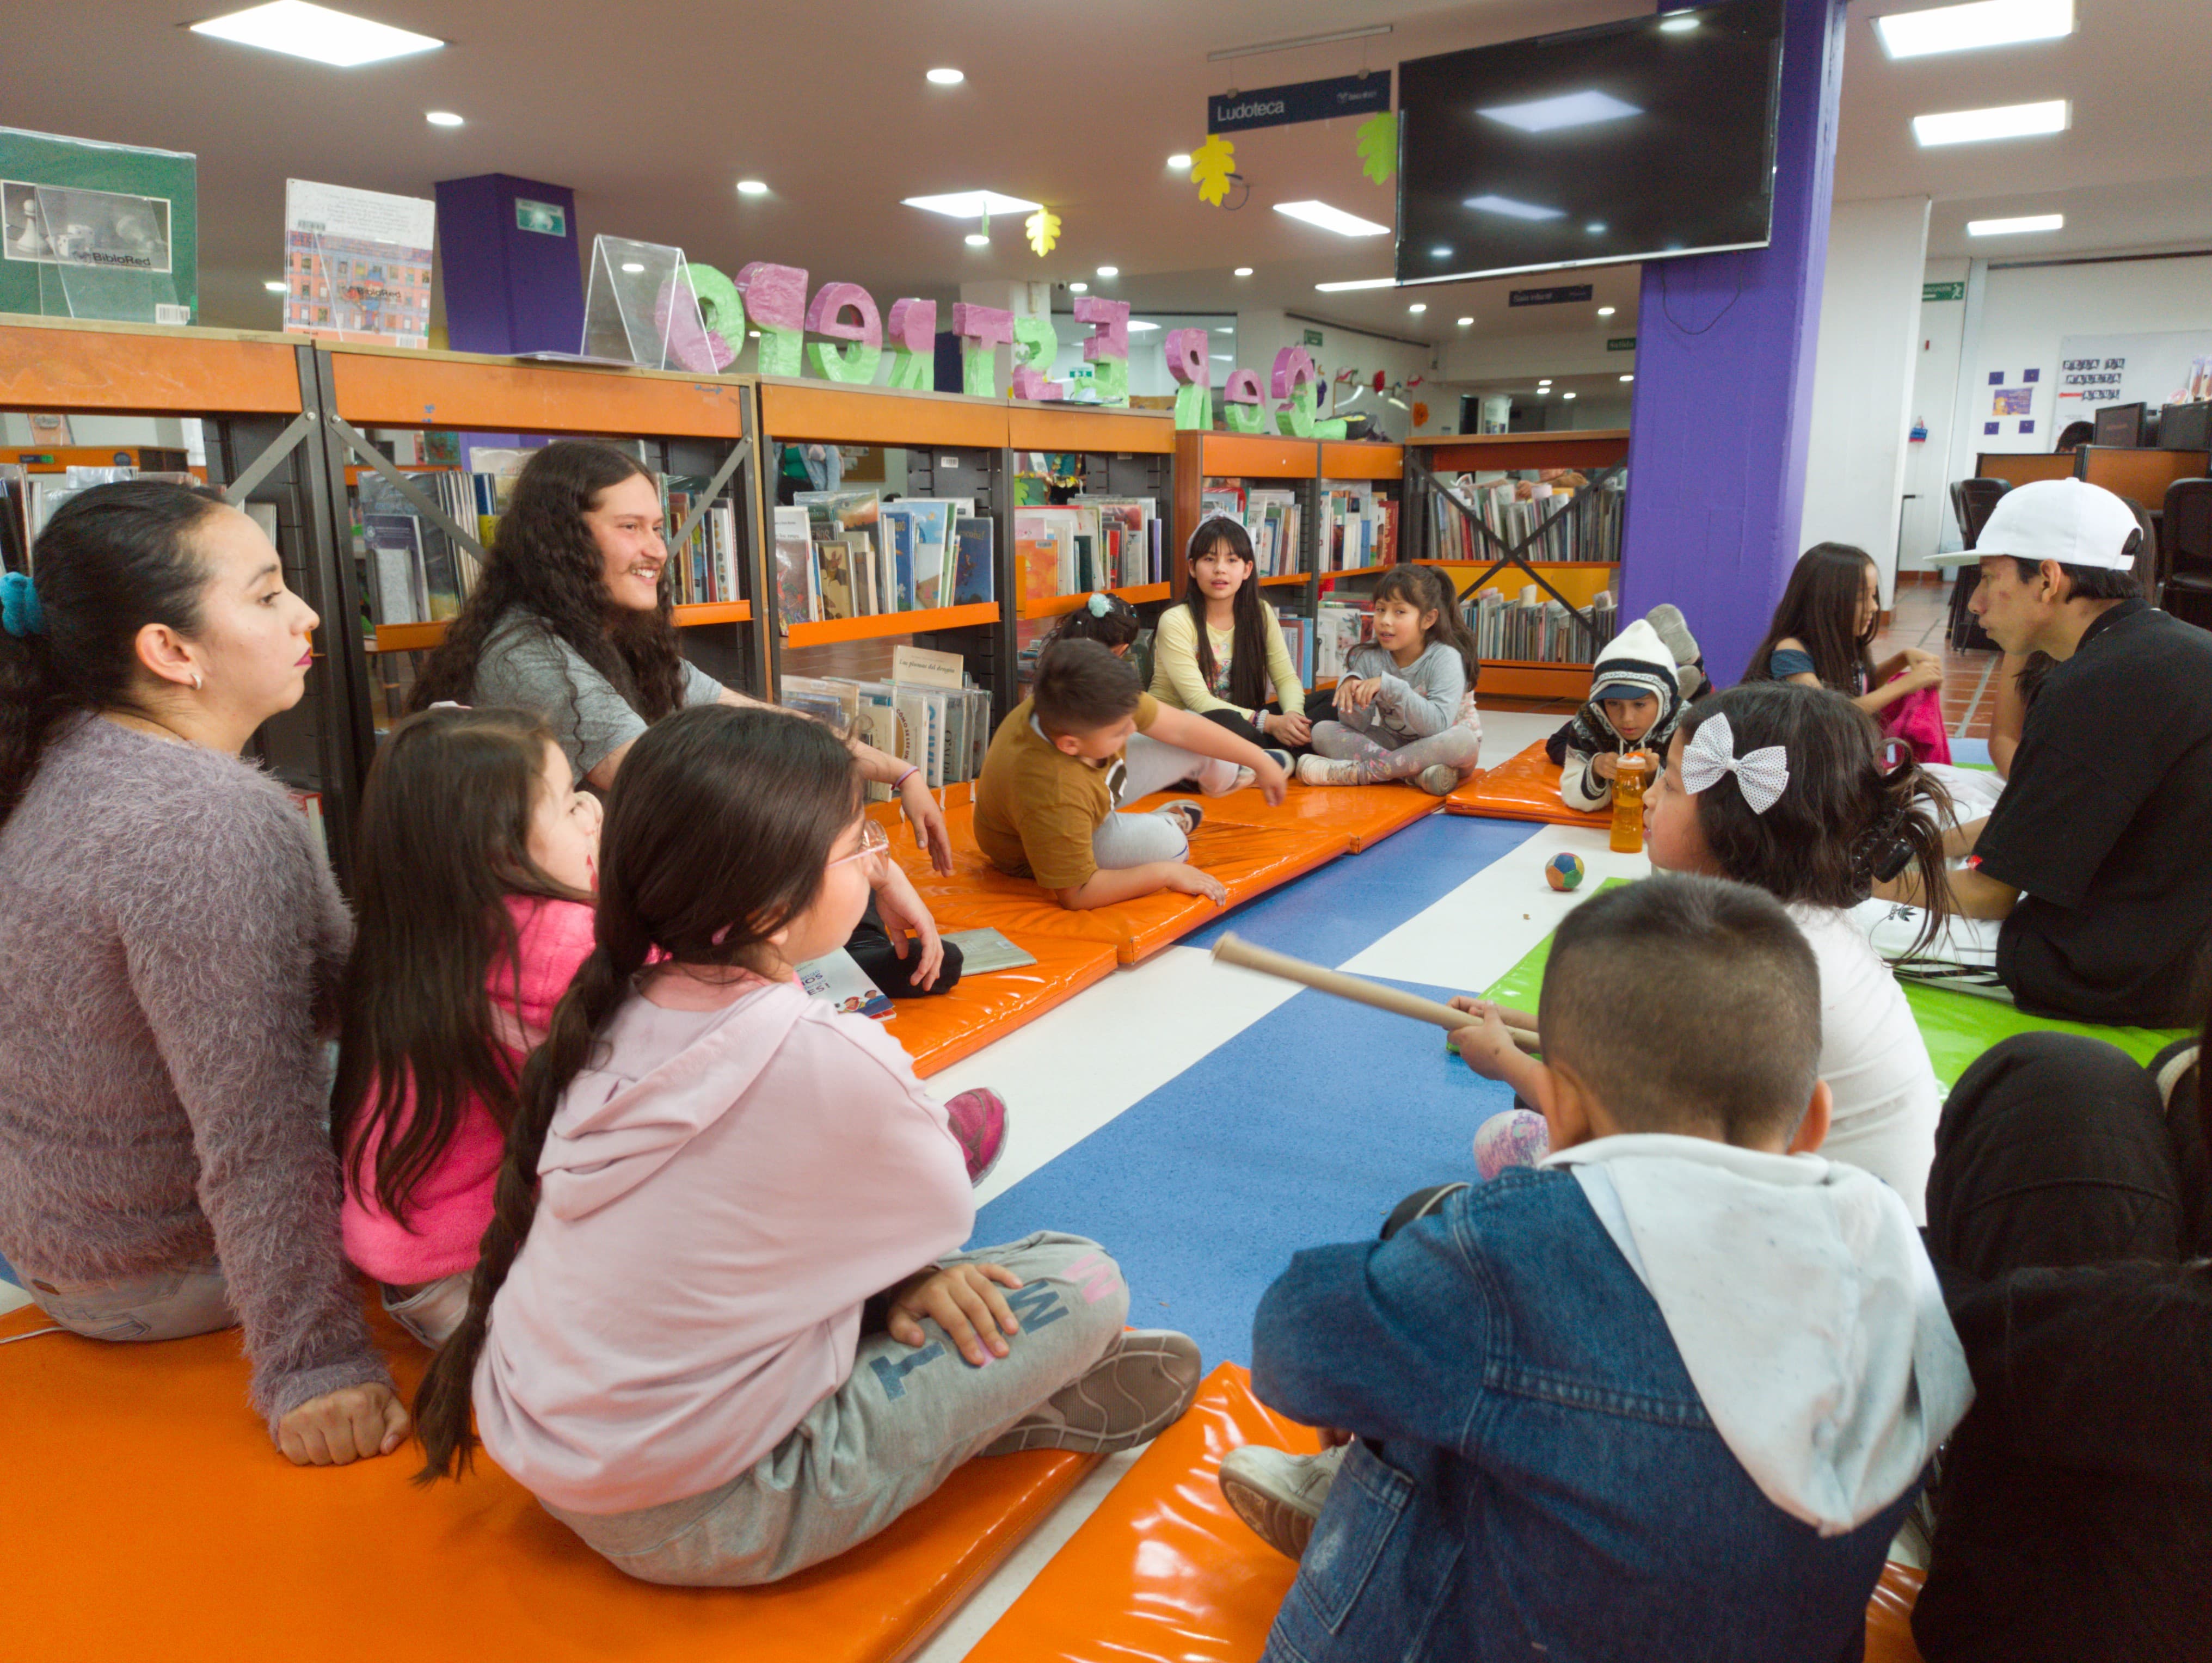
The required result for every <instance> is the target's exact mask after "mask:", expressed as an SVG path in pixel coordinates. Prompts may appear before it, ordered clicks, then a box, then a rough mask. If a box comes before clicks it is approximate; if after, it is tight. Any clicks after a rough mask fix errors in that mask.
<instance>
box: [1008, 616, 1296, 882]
mask: <svg viewBox="0 0 2212 1663" xmlns="http://www.w3.org/2000/svg"><path fill="white" fill-rule="evenodd" d="M1193 777H1195V778H1196V779H1197V780H1198V783H1199V789H1200V792H1203V793H1204V794H1205V795H1206V796H1208V797H1219V796H1221V795H1223V794H1225V792H1231V791H1235V790H1237V788H1238V787H1239V786H1248V785H1250V784H1252V783H1253V782H1254V781H1255V780H1257V781H1258V783H1259V785H1260V786H1261V789H1262V790H1263V791H1264V792H1266V793H1267V800H1268V801H1269V802H1270V803H1279V802H1281V801H1282V800H1283V793H1284V791H1285V786H1286V776H1285V774H1284V772H1283V769H1282V768H1281V766H1280V765H1279V764H1278V763H1277V762H1275V761H1274V759H1273V757H1271V756H1268V755H1267V752H1265V751H1264V750H1261V749H1260V747H1259V746H1257V745H1255V744H1253V743H1249V741H1247V740H1244V739H1240V738H1238V737H1237V736H1236V735H1235V734H1234V733H1231V731H1229V730H1228V729H1226V728H1225V727H1221V726H1218V725H1216V724H1214V723H1212V722H1209V721H1207V720H1206V719H1205V718H1204V717H1203V716H1194V715H1193V714H1192V713H1190V712H1188V711H1187V710H1170V708H1168V707H1166V706H1164V705H1163V704H1160V703H1159V702H1158V701H1156V700H1155V699H1153V697H1152V695H1150V694H1148V693H1146V691H1145V690H1144V689H1143V688H1142V687H1141V686H1139V683H1138V681H1137V672H1136V671H1134V670H1133V669H1131V668H1130V667H1129V665H1127V664H1125V663H1123V662H1122V661H1121V659H1117V658H1115V656H1114V654H1113V653H1112V652H1110V651H1109V650H1108V649H1107V648H1106V647H1104V646H1101V645H1100V644H1099V643H1098V642H1097V641H1095V640H1055V641H1054V642H1053V643H1052V645H1051V646H1048V647H1046V648H1045V650H1044V652H1042V653H1041V654H1040V655H1039V656H1038V659H1037V676H1036V686H1035V687H1034V688H1033V689H1031V691H1030V696H1029V697H1028V698H1026V699H1024V700H1023V701H1021V703H1019V704H1018V705H1016V706H1015V707H1013V709H1012V711H1010V712H1008V713H1007V715H1006V720H1005V721H1003V722H1001V723H1000V724H999V731H998V732H997V733H996V734H995V735H994V736H993V737H992V740H991V749H990V750H989V751H988V752H987V753H986V755H985V756H984V758H983V773H982V776H981V778H980V779H978V780H976V782H975V841H976V844H977V845H978V846H979V847H981V849H982V851H983V853H984V854H985V856H987V858H988V859H989V860H990V862H991V864H992V865H994V866H996V867H997V868H998V869H999V870H1000V871H1003V872H1007V873H1011V874H1012V875H1013V876H1014V877H1035V878H1036V881H1037V882H1038V883H1041V884H1042V885H1043V886H1044V887H1045V888H1046V889H1049V890H1051V891H1052V893H1053V895H1054V898H1055V899H1057V900H1058V901H1059V902H1060V905H1061V906H1063V907H1069V908H1072V909H1073V910H1077V911H1081V910H1084V909H1085V908H1089V907H1109V906H1111V905H1113V904H1114V903H1115V901H1134V900H1136V899H1137V898H1138V897H1139V896H1140V895H1157V894H1158V893H1159V891H1161V890H1162V889H1176V890H1180V891H1181V892H1182V894H1184V895H1204V896H1205V897H1206V899H1207V900H1209V901H1212V902H1213V903H1214V905H1216V906H1217V907H1218V906H1219V905H1220V904H1221V903H1222V902H1223V901H1226V900H1227V899H1228V898H1229V892H1228V890H1227V889H1225V888H1224V887H1223V886H1222V883H1221V880H1220V879H1218V878H1217V877H1212V876H1210V875H1208V874H1207V873H1206V872H1203V871H1200V870H1199V869H1198V868H1197V867H1195V866H1194V865H1191V864H1190V862H1189V860H1188V855H1189V853H1190V834H1191V833H1193V832H1194V831H1195V830H1197V829H1198V826H1199V822H1200V821H1201V820H1203V819H1204V818H1205V816H1206V810H1204V809H1203V808H1201V807H1200V805H1199V804H1196V803H1194V802H1192V801H1190V800H1189V799H1188V798H1179V799H1177V800H1176V801H1175V802H1172V803H1168V804H1163V805H1162V806H1161V807H1159V808H1157V809H1154V810H1151V811H1149V812H1147V813H1144V814H1124V813H1121V812H1120V809H1121V804H1124V803H1127V802H1130V801H1132V800H1133V799H1135V798H1139V797H1145V796H1148V795H1150V794H1151V793H1152V792H1156V791H1161V790H1164V789H1165V788H1166V787H1167V786H1172V785H1174V784H1175V783H1176V781H1177V780H1187V779H1190V778H1193Z"/></svg>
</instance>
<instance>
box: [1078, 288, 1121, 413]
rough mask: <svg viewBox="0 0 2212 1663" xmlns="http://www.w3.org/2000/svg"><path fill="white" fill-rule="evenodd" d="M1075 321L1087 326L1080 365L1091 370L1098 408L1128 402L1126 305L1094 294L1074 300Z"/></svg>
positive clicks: (1084, 295)
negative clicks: (1103, 405)
mask: <svg viewBox="0 0 2212 1663" xmlns="http://www.w3.org/2000/svg"><path fill="white" fill-rule="evenodd" d="M1075 321H1076V322H1077V323H1079V324H1089V325H1091V334H1090V336H1089V337H1088V338H1087V339H1086V340H1085V342H1084V343H1083V357H1084V361H1085V362H1086V363H1088V364H1089V365H1090V366H1091V373H1092V374H1093V376H1094V377H1095V378H1096V383H1097V388H1098V402H1099V403H1100V404H1127V403H1128V402H1129V303H1128V302H1127V300H1102V299H1100V298H1099V297H1098V296H1097V295H1096V294H1082V295H1078V296H1077V297H1076V301H1075Z"/></svg>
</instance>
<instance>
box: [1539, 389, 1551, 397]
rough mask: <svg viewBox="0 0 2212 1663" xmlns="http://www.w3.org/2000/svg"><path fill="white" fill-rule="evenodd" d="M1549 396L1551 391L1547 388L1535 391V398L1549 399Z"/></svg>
mask: <svg viewBox="0 0 2212 1663" xmlns="http://www.w3.org/2000/svg"><path fill="white" fill-rule="evenodd" d="M1551 396H1552V390H1551V388H1549V387H1539V388H1537V389H1536V397H1538V398H1550V397H1551Z"/></svg>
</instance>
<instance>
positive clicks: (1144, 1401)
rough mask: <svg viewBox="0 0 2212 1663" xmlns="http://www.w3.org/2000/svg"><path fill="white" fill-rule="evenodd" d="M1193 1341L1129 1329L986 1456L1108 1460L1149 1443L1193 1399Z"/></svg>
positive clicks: (1014, 1426)
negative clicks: (1067, 1454)
mask: <svg viewBox="0 0 2212 1663" xmlns="http://www.w3.org/2000/svg"><path fill="white" fill-rule="evenodd" d="M1200 1372H1201V1369H1200V1363H1199V1356H1198V1343H1197V1342H1196V1341H1195V1340H1194V1339H1192V1338H1190V1336H1189V1335H1188V1334H1178V1333H1175V1332H1171V1331H1170V1330H1168V1329H1165V1328H1134V1329H1131V1330H1130V1331H1129V1332H1127V1333H1125V1334H1122V1335H1121V1337H1120V1338H1118V1339H1116V1340H1115V1344H1114V1348H1113V1349H1112V1350H1109V1351H1108V1352H1107V1353H1106V1355H1105V1356H1103V1357H1101V1358H1099V1359H1098V1361H1097V1363H1093V1364H1092V1365H1091V1372H1090V1373H1088V1374H1086V1375H1084V1377H1083V1378H1082V1379H1081V1380H1079V1381H1076V1382H1074V1384H1073V1385H1071V1386H1063V1387H1060V1390H1059V1391H1057V1392H1055V1393H1053V1394H1052V1396H1050V1397H1049V1398H1048V1399H1045V1400H1044V1402H1043V1403H1042V1404H1041V1405H1038V1406H1037V1408H1036V1409H1035V1410H1033V1411H1031V1412H1030V1413H1029V1414H1027V1415H1024V1417H1022V1418H1021V1419H1019V1420H1018V1421H1016V1422H1015V1423H1013V1424H1012V1426H1010V1427H1008V1428H1007V1429H1006V1430H1005V1431H1004V1432H1002V1433H1000V1435H998V1437H997V1438H996V1439H995V1440H994V1441H992V1442H991V1443H989V1444H987V1445H986V1446H985V1447H984V1449H983V1454H986V1455H1012V1454H1016V1453H1017V1452H1018V1451H1020V1450H1024V1449H1072V1450H1074V1451H1075V1452H1076V1453H1077V1454H1099V1455H1110V1454H1113V1453H1114V1452H1115V1450H1117V1449H1131V1448H1135V1447H1136V1446H1137V1445H1138V1444H1140V1443H1146V1442H1149V1441H1151V1440H1152V1439H1153V1438H1156V1437H1158V1435H1160V1434H1161V1433H1163V1432H1164V1431H1166V1430H1167V1429H1168V1428H1169V1427H1170V1426H1172V1425H1174V1424H1175V1423H1176V1421H1178V1420H1180V1419H1181V1418H1182V1411H1184V1410H1186V1409H1188V1408H1189V1407H1190V1400H1191V1399H1193V1398H1194V1397H1196V1396H1197V1395H1198V1382H1199V1378H1200Z"/></svg>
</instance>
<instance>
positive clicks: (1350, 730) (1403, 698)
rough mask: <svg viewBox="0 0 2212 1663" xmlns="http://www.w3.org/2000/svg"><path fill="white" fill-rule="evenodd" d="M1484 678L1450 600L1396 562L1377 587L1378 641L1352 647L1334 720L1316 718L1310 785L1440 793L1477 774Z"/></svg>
mask: <svg viewBox="0 0 2212 1663" xmlns="http://www.w3.org/2000/svg"><path fill="white" fill-rule="evenodd" d="M1481 673H1482V660H1481V658H1480V655H1479V654H1478V653H1477V652H1476V651H1475V646H1474V634H1472V633H1471V632H1470V631H1469V630H1468V627H1467V620H1466V619H1465V618H1464V617H1462V616H1460V610H1459V607H1458V604H1457V603H1456V601H1455V598H1453V597H1452V595H1451V594H1450V593H1449V588H1448V586H1446V585H1445V584H1444V583H1443V580H1442V579H1441V578H1439V577H1438V575H1437V574H1436V573H1434V572H1432V571H1431V570H1430V569H1429V568H1428V567H1422V566H1394V567H1391V568H1390V569H1389V571H1387V572H1385V573H1384V574H1383V576H1382V579H1381V580H1380V581H1379V582H1377V583H1376V586H1375V639H1374V640H1373V641H1372V642H1371V643H1367V642H1363V643H1362V644H1361V645H1359V646H1355V647H1353V648H1352V651H1351V652H1350V653H1349V654H1347V655H1346V660H1345V670H1344V676H1343V678H1342V679H1341V680H1340V681H1339V682H1338V683H1337V684H1336V714H1335V718H1334V719H1333V720H1328V721H1321V722H1316V723H1315V724H1314V727H1313V742H1312V743H1313V749H1314V754H1313V755H1312V756H1301V757H1300V758H1299V759H1298V778H1299V779H1301V780H1304V781H1305V782H1306V784H1308V785H1310V786H1373V785H1382V784H1384V783H1386V782H1389V781H1392V780H1407V781H1411V782H1413V783H1415V784H1418V785H1419V786H1420V787H1421V789H1422V790H1423V791H1425V792H1429V793H1431V795H1433V796H1437V797H1443V796H1446V795H1449V793H1450V792H1452V791H1453V790H1454V789H1455V788H1456V787H1457V786H1458V785H1459V782H1460V781H1461V780H1463V779H1465V778H1467V777H1468V775H1469V774H1473V773H1474V771H1475V763H1476V759H1477V758H1478V757H1480V756H1481V754H1482V726H1481V724H1480V720H1479V719H1474V713H1473V710H1472V707H1471V706H1470V704H1469V702H1468V695H1470V694H1472V693H1473V692H1474V684H1475V681H1476V678H1477V677H1479V676H1480V674H1481Z"/></svg>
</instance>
